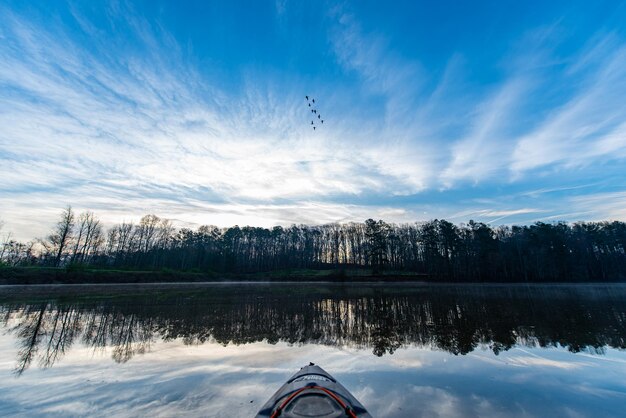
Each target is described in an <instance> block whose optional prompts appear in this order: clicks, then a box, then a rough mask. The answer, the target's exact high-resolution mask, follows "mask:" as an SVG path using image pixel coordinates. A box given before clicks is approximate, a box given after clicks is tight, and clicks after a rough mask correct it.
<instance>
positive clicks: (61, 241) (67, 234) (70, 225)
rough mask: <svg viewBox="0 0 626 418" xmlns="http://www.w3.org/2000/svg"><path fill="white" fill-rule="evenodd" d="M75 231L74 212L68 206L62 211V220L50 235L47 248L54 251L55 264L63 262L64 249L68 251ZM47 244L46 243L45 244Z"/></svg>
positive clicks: (56, 265)
mask: <svg viewBox="0 0 626 418" xmlns="http://www.w3.org/2000/svg"><path fill="white" fill-rule="evenodd" d="M73 231H74V212H73V211H72V207H71V206H68V207H67V208H66V209H65V210H64V211H63V212H62V213H61V220H60V221H59V222H58V223H57V225H56V227H55V228H54V230H53V232H52V234H50V236H49V237H48V244H49V246H46V249H47V250H48V251H54V253H55V256H54V266H55V267H58V266H59V265H60V264H61V261H62V258H63V255H64V251H67V248H68V247H69V245H70V243H71V241H72V235H73ZM44 245H45V244H44Z"/></svg>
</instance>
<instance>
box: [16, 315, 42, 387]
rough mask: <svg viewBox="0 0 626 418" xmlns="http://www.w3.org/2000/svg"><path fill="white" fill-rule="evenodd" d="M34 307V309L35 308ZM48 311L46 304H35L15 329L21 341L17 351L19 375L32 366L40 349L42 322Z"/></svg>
mask: <svg viewBox="0 0 626 418" xmlns="http://www.w3.org/2000/svg"><path fill="white" fill-rule="evenodd" d="M33 308H34V309H33ZM45 313H46V305H45V304H42V305H41V306H40V307H39V308H38V309H37V308H36V307H34V306H29V307H28V308H26V309H25V310H24V311H23V312H22V314H23V317H22V318H23V320H22V321H20V322H19V323H18V325H17V326H16V327H15V328H14V329H13V331H14V332H15V333H16V335H17V337H18V338H19V341H20V349H19V351H18V352H17V358H18V361H17V365H16V366H15V372H16V373H17V374H18V375H19V374H22V373H23V372H24V370H26V369H27V368H28V366H30V363H31V362H32V361H33V358H34V357H35V355H36V354H37V350H38V349H39V343H40V341H41V338H42V336H43V335H42V334H43V333H42V329H41V328H42V324H43V320H44V315H45Z"/></svg>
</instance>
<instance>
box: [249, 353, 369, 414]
mask: <svg viewBox="0 0 626 418" xmlns="http://www.w3.org/2000/svg"><path fill="white" fill-rule="evenodd" d="M268 417H269V418H278V417H284V418H299V417H309V418H321V417H323V418H343V417H348V418H372V416H371V415H370V414H369V413H368V412H367V410H366V409H365V408H364V407H363V405H361V404H360V403H359V401H357V400H356V398H355V397H354V396H352V394H351V393H350V392H348V390H347V389H346V388H345V387H343V386H342V385H341V384H340V383H339V382H337V380H335V378H333V377H332V376H331V375H330V374H328V373H327V372H326V371H325V370H324V369H322V368H321V367H319V366H316V365H314V364H313V363H311V364H309V365H308V366H304V367H303V368H301V369H300V371H299V372H298V373H296V374H294V375H293V376H291V378H290V379H289V380H287V383H285V384H284V385H283V386H281V388H280V389H278V391H277V392H276V393H275V394H274V396H272V397H271V398H270V400H269V401H267V402H266V403H265V405H263V408H261V410H260V411H259V413H258V414H257V416H256V418H268Z"/></svg>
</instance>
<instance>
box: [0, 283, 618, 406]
mask: <svg viewBox="0 0 626 418" xmlns="http://www.w3.org/2000/svg"><path fill="white" fill-rule="evenodd" d="M0 317H1V321H2V322H1V325H0V328H1V332H0V415H2V416H24V417H26V416H28V417H32V416H46V417H48V416H59V417H61V416H62V417H68V416H107V417H110V416H152V417H158V416H190V417H195V416H203V417H204V416H209V417H225V416H229V417H252V416H254V414H255V413H256V412H257V410H258V409H259V408H260V407H261V406H262V404H263V403H264V402H265V401H266V400H267V399H268V398H269V397H270V396H271V395H272V394H273V393H274V392H275V391H276V390H277V389H278V388H279V387H280V385H282V384H283V383H284V382H285V380H286V379H287V378H288V377H290V376H291V375H292V374H293V373H295V372H296V371H297V370H298V369H299V368H300V367H302V366H304V365H306V364H308V363H309V362H314V363H316V364H318V365H320V366H322V367H323V368H324V369H326V370H327V371H328V372H329V373H331V374H332V375H333V376H335V377H336V378H337V379H338V380H339V381H340V382H341V383H342V384H343V385H344V386H346V387H347V388H348V389H349V390H350V391H351V392H352V393H353V394H354V395H355V396H356V397H357V398H358V399H359V400H360V401H361V403H363V404H364V405H365V407H366V408H368V409H369V411H370V412H371V413H372V415H373V416H377V417H407V416H408V417H420V416H424V417H437V416H439V417H479V416H488V417H534V416H537V417H539V416H558V417H618V416H623V413H624V407H625V406H626V351H625V350H624V349H625V348H626V286H624V285H615V284H612V285H547V286H546V285H531V286H525V285H433V284H371V283H369V284H361V285H359V284H350V285H347V284H346V285H344V284H326V283H311V284H289V283H273V284H234V283H230V284H229V283H221V284H176V285H145V284H143V285H123V286H121V285H111V286H104V285H99V286H95V285H89V286H31V287H21V286H4V287H0Z"/></svg>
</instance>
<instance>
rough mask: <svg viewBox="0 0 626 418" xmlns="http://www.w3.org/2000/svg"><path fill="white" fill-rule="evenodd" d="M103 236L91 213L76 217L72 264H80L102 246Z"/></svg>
mask: <svg viewBox="0 0 626 418" xmlns="http://www.w3.org/2000/svg"><path fill="white" fill-rule="evenodd" d="M102 242H103V235H102V227H101V226H100V220H99V219H98V218H97V217H96V216H95V215H94V213H93V212H89V211H87V212H83V213H81V214H80V216H79V217H78V231H77V232H76V236H75V242H74V250H73V252H72V262H73V263H82V262H85V261H86V260H87V258H88V257H90V256H91V255H92V254H93V253H94V252H96V251H97V249H98V248H99V247H100V246H101V245H102Z"/></svg>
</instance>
